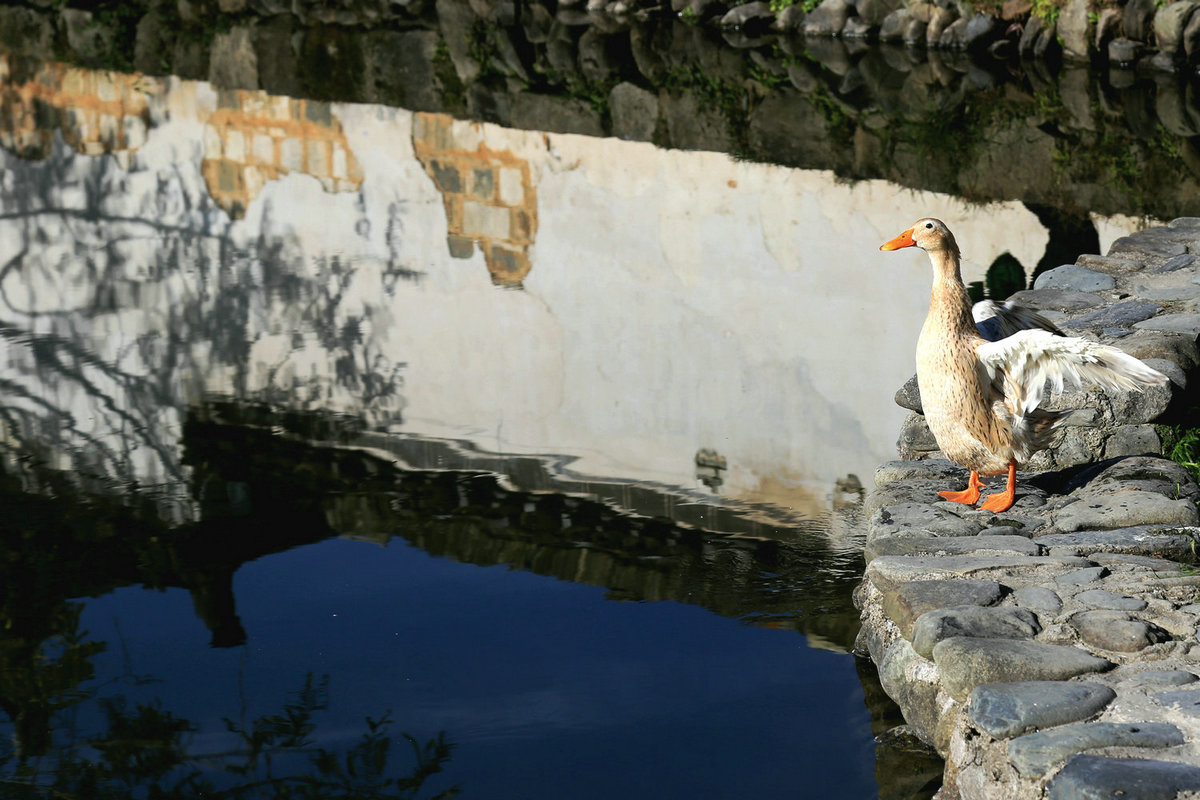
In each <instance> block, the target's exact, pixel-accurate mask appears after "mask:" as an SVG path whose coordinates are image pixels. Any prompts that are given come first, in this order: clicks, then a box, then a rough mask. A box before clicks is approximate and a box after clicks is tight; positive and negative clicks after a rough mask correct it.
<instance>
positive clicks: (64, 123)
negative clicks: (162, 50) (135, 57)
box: [0, 55, 154, 158]
mask: <svg viewBox="0 0 1200 800" xmlns="http://www.w3.org/2000/svg"><path fill="white" fill-rule="evenodd" d="M153 86H154V82H153V81H151V80H148V79H146V78H144V77H143V76H141V75H125V74H122V73H119V72H99V71H95V70H86V69H78V68H74V67H68V66H65V65H63V64H53V63H49V64H46V63H41V62H38V61H30V60H28V59H21V58H16V57H12V56H5V55H0V87H3V91H2V92H0V109H2V110H0V120H2V121H0V146H3V147H5V148H6V149H8V150H11V151H13V152H15V153H20V154H21V155H22V156H24V157H25V158H45V157H47V156H48V155H49V154H50V150H51V145H52V143H53V141H54V131H55V129H56V128H57V129H58V130H61V131H62V137H63V140H64V141H66V142H67V144H69V145H71V146H72V147H73V148H75V149H76V150H77V151H79V152H80V153H83V154H85V155H91V156H94V155H101V154H104V153H113V154H117V153H126V152H128V151H131V150H136V149H137V148H138V147H140V146H141V145H142V144H143V143H144V142H145V140H146V130H147V127H148V125H149V119H150V114H149V103H148V100H147V96H146V92H147V91H148V90H151V89H152V88H153Z"/></svg>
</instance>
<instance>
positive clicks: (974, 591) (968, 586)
mask: <svg viewBox="0 0 1200 800" xmlns="http://www.w3.org/2000/svg"><path fill="white" fill-rule="evenodd" d="M1002 591H1003V590H1002V589H1001V587H1000V584H998V583H996V582H995V581H981V580H968V579H958V580H953V579H951V580H936V581H910V582H908V583H904V584H901V585H900V586H898V587H896V590H895V591H893V592H885V593H884V596H883V611H884V613H885V614H887V615H888V618H890V619H891V620H892V622H894V623H896V626H897V627H898V628H900V632H901V634H903V636H904V638H905V639H909V638H911V636H912V626H913V621H914V620H915V619H916V618H917V617H919V616H921V615H922V614H924V613H926V612H927V611H934V610H935V609H939V608H950V607H952V606H966V605H971V606H990V605H992V604H993V603H995V602H996V601H997V600H999V599H1000V595H1001V593H1002Z"/></svg>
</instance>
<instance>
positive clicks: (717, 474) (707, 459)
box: [696, 447, 727, 492]
mask: <svg viewBox="0 0 1200 800" xmlns="http://www.w3.org/2000/svg"><path fill="white" fill-rule="evenodd" d="M726 468H727V464H726V463H725V456H723V455H721V454H720V453H718V452H717V451H716V450H712V449H709V448H707V447H702V448H701V449H699V450H697V451H696V480H698V481H700V482H701V483H703V484H704V485H705V486H707V487H708V488H709V489H712V490H713V491H714V492H716V491H719V490H720V488H721V484H722V483H724V482H725V481H724V479H723V478H722V477H721V473H722V472H724V471H725V470H726Z"/></svg>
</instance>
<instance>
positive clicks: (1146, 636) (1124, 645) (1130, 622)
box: [1071, 611, 1171, 653]
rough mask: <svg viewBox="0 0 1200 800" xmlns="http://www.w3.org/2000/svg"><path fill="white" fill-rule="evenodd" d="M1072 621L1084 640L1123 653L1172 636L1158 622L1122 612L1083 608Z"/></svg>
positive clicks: (1140, 648)
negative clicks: (1135, 617) (1147, 620)
mask: <svg viewBox="0 0 1200 800" xmlns="http://www.w3.org/2000/svg"><path fill="white" fill-rule="evenodd" d="M1071 624H1072V625H1074V626H1075V630H1077V631H1079V638H1080V639H1082V640H1083V641H1084V642H1085V643H1087V644H1089V645H1091V646H1092V647H1099V648H1100V649H1102V650H1115V651H1117V652H1121V653H1136V652H1137V651H1138V650H1142V649H1144V648H1146V647H1149V646H1150V645H1152V644H1157V643H1158V642H1165V641H1168V640H1169V639H1170V638H1171V635H1170V634H1169V633H1167V632H1166V631H1164V630H1163V629H1162V628H1160V627H1158V626H1157V625H1155V624H1153V623H1151V622H1146V621H1145V620H1141V619H1133V618H1132V617H1130V616H1129V615H1128V614H1126V613H1125V612H1123V611H1081V612H1080V613H1078V614H1076V615H1075V616H1073V617H1071Z"/></svg>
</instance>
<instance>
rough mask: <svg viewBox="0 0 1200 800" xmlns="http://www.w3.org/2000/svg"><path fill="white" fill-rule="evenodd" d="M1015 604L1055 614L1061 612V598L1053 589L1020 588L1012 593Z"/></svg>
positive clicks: (1042, 587) (1041, 587)
mask: <svg viewBox="0 0 1200 800" xmlns="http://www.w3.org/2000/svg"><path fill="white" fill-rule="evenodd" d="M1013 597H1014V598H1015V599H1016V601H1017V604H1018V605H1021V606H1023V607H1025V608H1032V609H1036V610H1038V611H1048V612H1050V613H1051V614H1057V613H1058V612H1059V611H1060V610H1062V598H1061V597H1059V596H1058V593H1057V592H1055V591H1054V590H1053V589H1047V588H1046V587H1045V586H1022V587H1021V588H1020V589H1017V590H1016V591H1015V592H1013Z"/></svg>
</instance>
